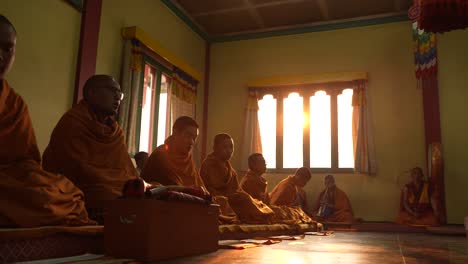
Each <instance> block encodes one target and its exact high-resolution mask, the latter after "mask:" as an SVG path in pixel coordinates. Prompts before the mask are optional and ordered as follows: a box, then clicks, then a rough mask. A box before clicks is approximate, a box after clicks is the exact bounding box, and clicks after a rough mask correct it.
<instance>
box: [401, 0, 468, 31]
mask: <svg viewBox="0 0 468 264" xmlns="http://www.w3.org/2000/svg"><path fill="white" fill-rule="evenodd" d="M409 17H410V18H411V19H414V20H417V21H418V24H419V27H420V28H421V29H424V30H425V31H427V32H434V33H443V32H447V31H450V30H455V29H464V28H466V27H468V1H467V0H414V4H413V6H412V7H411V8H410V10H409Z"/></svg>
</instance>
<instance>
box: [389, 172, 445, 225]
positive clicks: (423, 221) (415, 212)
mask: <svg viewBox="0 0 468 264" xmlns="http://www.w3.org/2000/svg"><path fill="white" fill-rule="evenodd" d="M431 191H432V190H431V188H430V186H429V184H428V183H427V182H425V181H424V175H423V172H422V169H421V168H419V167H416V168H413V169H412V170H411V182H410V183H408V184H406V186H405V187H404V188H403V191H402V194H401V201H400V212H399V215H398V219H397V222H398V223H400V224H408V225H425V226H435V225H438V224H439V223H438V220H437V219H438V217H437V213H436V212H437V210H435V209H436V208H437V207H436V206H435V205H436V201H435V200H434V199H433V197H432V195H431V194H432V192H431Z"/></svg>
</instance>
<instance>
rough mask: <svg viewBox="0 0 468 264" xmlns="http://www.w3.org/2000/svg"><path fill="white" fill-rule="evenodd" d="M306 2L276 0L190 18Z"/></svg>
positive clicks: (202, 13)
mask: <svg viewBox="0 0 468 264" xmlns="http://www.w3.org/2000/svg"><path fill="white" fill-rule="evenodd" d="M305 1H307V0H278V1H276V2H269V3H262V4H252V3H251V4H250V5H245V4H244V5H243V6H240V7H233V8H226V9H220V10H214V11H209V12H200V13H195V14H191V15H192V17H201V16H210V15H219V14H224V13H229V12H233V11H243V10H248V9H249V8H251V7H253V8H259V7H270V6H278V5H284V4H294V3H301V2H305Z"/></svg>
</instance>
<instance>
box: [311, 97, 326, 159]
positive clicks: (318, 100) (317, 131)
mask: <svg viewBox="0 0 468 264" xmlns="http://www.w3.org/2000/svg"><path fill="white" fill-rule="evenodd" d="M330 120H331V116H330V96H329V95H327V93H326V92H324V91H318V92H316V93H315V95H314V96H311V97H310V167H311V168H331V121H330Z"/></svg>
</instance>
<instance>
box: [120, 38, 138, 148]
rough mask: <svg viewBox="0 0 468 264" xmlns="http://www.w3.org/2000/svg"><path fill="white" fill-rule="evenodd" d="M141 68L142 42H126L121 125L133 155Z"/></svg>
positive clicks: (122, 71) (128, 40)
mask: <svg viewBox="0 0 468 264" xmlns="http://www.w3.org/2000/svg"><path fill="white" fill-rule="evenodd" d="M141 67H142V56H141V48H140V42H139V41H138V40H135V39H127V40H125V43H124V55H123V63H122V70H121V74H122V80H121V89H122V92H123V93H124V94H125V98H124V100H123V101H122V103H121V105H120V111H119V124H120V126H121V127H122V129H123V130H124V131H125V135H126V143H127V148H128V152H129V153H130V154H131V155H133V154H135V153H136V152H137V149H136V127H137V112H138V93H139V87H140V79H141V70H142V69H141Z"/></svg>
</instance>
